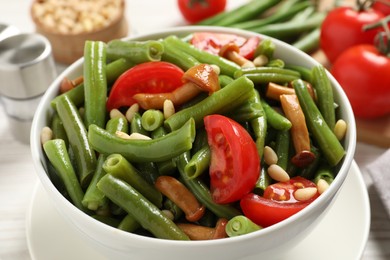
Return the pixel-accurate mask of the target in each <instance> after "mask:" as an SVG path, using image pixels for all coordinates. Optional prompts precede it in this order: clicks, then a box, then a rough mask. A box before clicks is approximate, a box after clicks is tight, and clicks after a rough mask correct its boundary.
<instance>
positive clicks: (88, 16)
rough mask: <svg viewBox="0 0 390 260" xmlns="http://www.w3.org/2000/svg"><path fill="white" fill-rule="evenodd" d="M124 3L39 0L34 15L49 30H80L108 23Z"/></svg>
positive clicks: (82, 31)
mask: <svg viewBox="0 0 390 260" xmlns="http://www.w3.org/2000/svg"><path fill="white" fill-rule="evenodd" d="M123 7H124V2H123V0H37V1H35V2H34V3H33V5H32V15H33V16H34V17H35V19H36V20H38V22H39V23H40V24H41V25H42V26H43V27H45V28H46V29H47V30H50V31H53V32H58V33H61V34H80V33H86V32H92V31H96V30H99V29H101V28H104V27H106V26H108V25H109V24H110V23H112V22H113V21H115V19H117V18H118V17H119V16H120V15H121V13H122V12H123Z"/></svg>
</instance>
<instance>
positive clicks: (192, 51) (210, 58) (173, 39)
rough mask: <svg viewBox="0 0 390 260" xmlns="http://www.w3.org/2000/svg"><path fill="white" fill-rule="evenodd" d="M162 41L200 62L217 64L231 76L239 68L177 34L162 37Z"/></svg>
mask: <svg viewBox="0 0 390 260" xmlns="http://www.w3.org/2000/svg"><path fill="white" fill-rule="evenodd" d="M164 41H165V42H166V44H169V45H171V46H172V47H174V48H177V49H178V50H181V51H183V52H185V53H187V54H189V55H191V56H192V57H194V58H195V59H196V60H197V61H199V62H200V63H206V64H214V65H217V66H218V67H219V68H220V69H221V74H225V75H228V76H230V77H233V75H234V72H235V71H236V70H238V69H239V68H240V66H238V65H237V64H236V63H234V62H232V61H229V60H227V59H225V58H222V57H220V56H217V55H214V54H211V53H209V52H206V51H203V50H200V49H198V48H196V47H194V46H193V45H191V44H189V43H187V42H184V41H182V40H181V39H180V38H178V37H177V36H174V35H172V36H168V37H167V38H165V39H164Z"/></svg>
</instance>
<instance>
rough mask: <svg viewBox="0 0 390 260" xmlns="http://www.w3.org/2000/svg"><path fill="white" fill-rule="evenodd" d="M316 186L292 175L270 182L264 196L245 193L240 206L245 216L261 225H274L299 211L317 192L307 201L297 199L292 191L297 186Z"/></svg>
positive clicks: (313, 198)
mask: <svg viewBox="0 0 390 260" xmlns="http://www.w3.org/2000/svg"><path fill="white" fill-rule="evenodd" d="M305 187H316V185H315V184H314V183H313V182H311V181H309V180H307V179H305V178H302V177H294V178H292V179H290V181H287V182H278V183H275V184H272V185H270V186H268V187H267V188H266V190H265V191H264V197H262V196H260V195H257V194H254V193H249V194H247V195H245V196H244V197H243V198H242V199H241V201H240V206H241V209H242V211H243V213H244V215H245V216H246V217H248V218H249V219H251V220H252V221H253V222H255V223H256V224H258V225H260V226H262V227H268V226H271V225H274V224H276V223H278V222H280V221H282V220H285V219H287V218H288V217H290V216H292V215H294V214H295V213H297V212H299V211H300V210H302V209H303V208H305V207H306V206H308V205H309V204H310V203H311V202H313V201H314V200H315V199H316V198H317V197H318V196H319V194H318V193H317V194H316V195H315V196H313V197H312V198H311V199H309V200H307V201H298V200H296V199H295V198H294V195H293V194H294V192H295V191H296V190H297V189H299V188H305Z"/></svg>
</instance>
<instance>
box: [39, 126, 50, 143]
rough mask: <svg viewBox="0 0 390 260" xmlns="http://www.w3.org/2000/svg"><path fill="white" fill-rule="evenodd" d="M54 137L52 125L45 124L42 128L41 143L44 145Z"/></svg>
mask: <svg viewBox="0 0 390 260" xmlns="http://www.w3.org/2000/svg"><path fill="white" fill-rule="evenodd" d="M51 139H53V131H52V130H51V128H50V127H48V126H45V127H44V128H42V130H41V144H42V145H44V144H45V143H46V142H47V141H49V140H51Z"/></svg>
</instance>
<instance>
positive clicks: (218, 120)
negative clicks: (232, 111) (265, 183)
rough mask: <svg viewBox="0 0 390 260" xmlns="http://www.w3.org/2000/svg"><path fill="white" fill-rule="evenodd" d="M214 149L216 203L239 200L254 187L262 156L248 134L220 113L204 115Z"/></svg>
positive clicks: (212, 168)
mask: <svg viewBox="0 0 390 260" xmlns="http://www.w3.org/2000/svg"><path fill="white" fill-rule="evenodd" d="M204 123H205V128H206V132H207V138H208V143H209V145H210V150H211V163H210V169H209V171H210V190H211V194H212V198H213V200H214V201H215V202H216V203H221V204H224V203H230V202H234V201H237V200H240V199H241V198H242V197H243V196H244V195H245V194H247V193H249V192H250V191H251V190H252V189H253V188H254V186H255V184H256V181H257V179H258V177H259V173H260V158H259V155H258V152H257V149H256V144H255V142H254V141H253V140H252V138H251V136H250V135H249V133H248V132H247V131H246V130H245V129H244V128H243V127H242V126H241V125H240V124H238V123H237V122H235V121H233V120H231V119H230V118H227V117H225V116H221V115H209V116H206V117H205V118H204Z"/></svg>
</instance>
